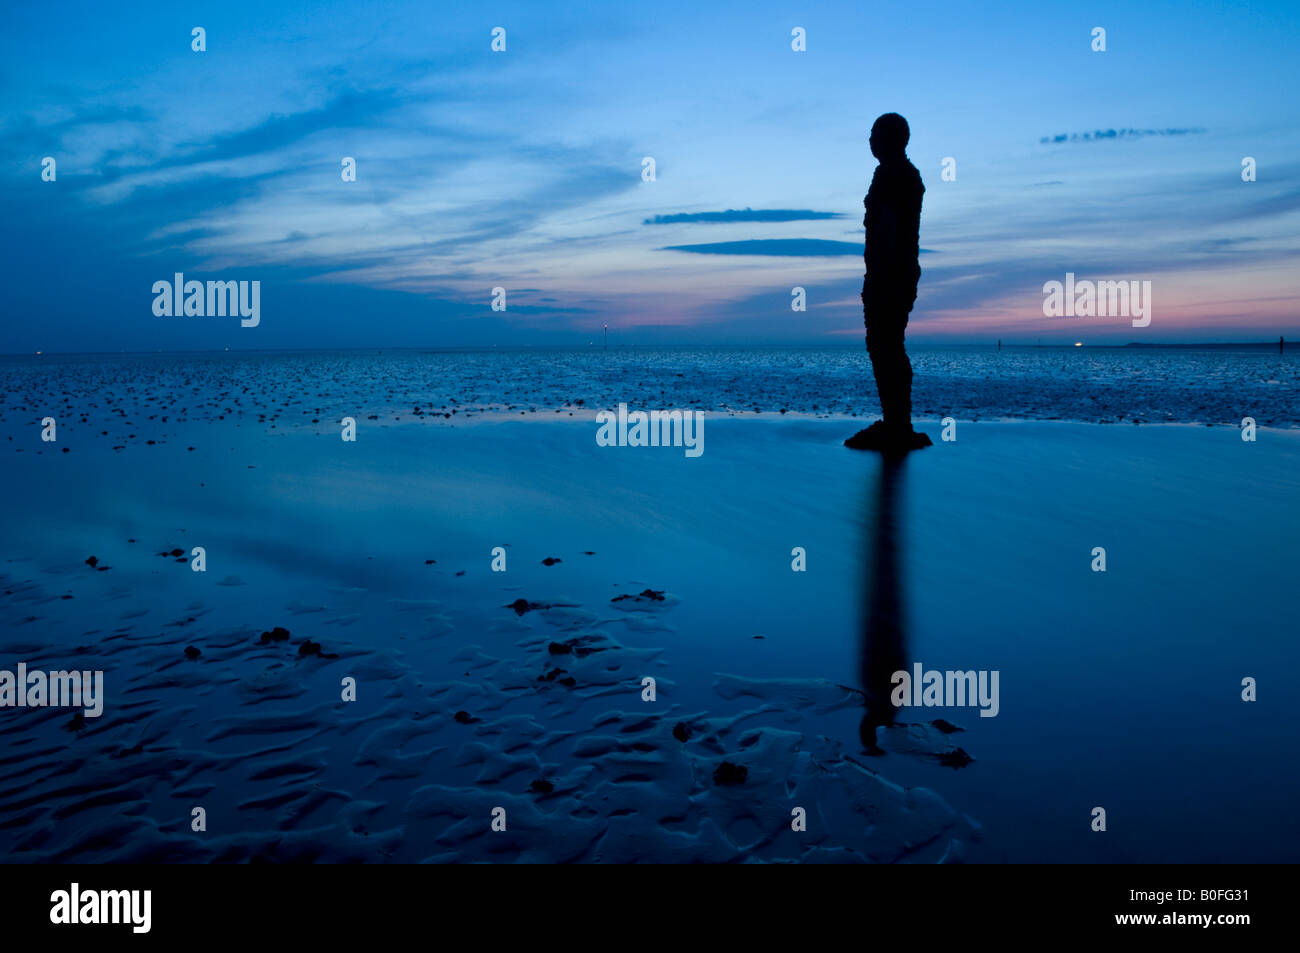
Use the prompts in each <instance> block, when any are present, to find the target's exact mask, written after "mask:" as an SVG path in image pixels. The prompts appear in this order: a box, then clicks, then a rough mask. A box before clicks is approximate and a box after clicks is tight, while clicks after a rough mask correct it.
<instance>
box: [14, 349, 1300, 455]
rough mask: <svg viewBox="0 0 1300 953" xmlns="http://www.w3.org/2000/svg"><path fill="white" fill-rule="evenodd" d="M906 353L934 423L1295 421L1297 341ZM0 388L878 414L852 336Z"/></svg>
mask: <svg viewBox="0 0 1300 953" xmlns="http://www.w3.org/2000/svg"><path fill="white" fill-rule="evenodd" d="M912 363H913V365H914V368H915V375H916V376H915V391H914V405H915V414H916V416H919V417H924V418H929V419H936V420H937V419H940V418H943V417H954V418H956V419H958V420H989V419H1002V418H1007V419H1026V420H1039V419H1051V420H1081V421H1095V422H1106V423H1117V422H1123V423H1130V422H1148V423H1212V424H1224V423H1230V424H1234V425H1240V423H1241V420H1242V418H1243V417H1247V416H1250V417H1254V418H1255V420H1256V421H1257V422H1258V423H1259V424H1260V425H1262V426H1271V427H1294V426H1296V425H1297V421H1300V348H1291V349H1290V350H1289V351H1288V352H1286V353H1285V354H1278V353H1277V351H1276V350H1275V349H1268V348H1262V349H1261V348H1253V349H1252V348H1246V349H1236V350H1233V349H1205V350H1195V349H1181V348H1158V349H1156V348H1142V349H1135V348H1025V347H1015V348H1012V347H1008V348H1005V349H1003V350H1001V351H997V350H995V349H993V348H929V347H924V346H918V347H913V349H912ZM0 384H3V385H4V390H5V391H6V393H7V399H6V404H5V411H6V415H8V414H19V415H23V414H34V415H39V416H44V415H46V414H55V413H56V412H61V413H63V414H65V415H68V416H71V417H74V418H79V417H80V416H81V415H82V414H83V413H86V412H92V413H93V412H98V415H99V416H100V417H109V415H112V416H117V417H119V418H121V422H124V421H125V420H135V419H138V418H141V417H144V418H148V417H149V415H155V416H156V417H160V416H164V415H166V416H168V417H169V421H180V420H186V419H196V420H211V419H216V418H218V417H223V416H224V417H231V416H234V417H237V418H240V417H251V418H253V419H257V418H258V417H259V415H264V416H265V419H266V420H267V421H269V422H271V423H279V424H280V425H285V424H288V423H302V422H304V421H305V420H310V419H312V418H314V417H322V418H324V419H331V420H337V419H338V418H339V417H341V416H343V415H358V414H364V415H370V414H376V415H379V416H380V417H382V418H383V419H385V420H389V419H392V418H396V417H404V418H409V417H410V416H412V415H415V416H422V417H424V418H425V419H435V417H436V419H439V420H443V419H455V418H460V417H462V416H463V415H465V414H466V413H475V412H479V411H482V410H485V409H490V410H491V411H493V412H497V413H510V414H514V415H518V414H520V413H524V414H532V413H546V414H554V413H555V412H556V411H557V410H558V411H560V412H561V413H566V414H567V412H568V411H569V410H573V409H582V408H586V409H593V408H602V407H604V408H612V407H615V406H616V405H617V404H618V403H619V402H624V403H627V404H628V405H629V406H630V407H632V408H633V409H636V408H637V407H642V408H645V409H656V408H657V409H672V408H684V407H692V408H698V409H703V410H709V411H718V412H725V413H750V412H755V411H758V412H764V413H783V412H788V413H809V414H817V415H827V414H845V415H856V416H874V415H876V414H878V413H879V404H878V402H877V400H876V396H875V387H874V384H873V383H872V377H871V370H870V365H869V364H868V362H867V356H866V354H865V352H864V350H863V349H862V348H861V347H834V348H752V349H744V348H611V349H609V350H601V349H598V348H585V349H562V348H534V349H504V348H503V349H489V350H466V351H420V350H410V351H384V352H375V351H329V352H317V353H313V352H264V353H262V352H254V353H236V352H229V353H217V354H201V355H176V354H143V355H91V356H62V355H42V356H39V357H37V356H22V357H15V356H10V357H5V358H0ZM417 410H418V414H417V413H416V411H417ZM119 411H120V412H121V413H120V414H119V413H118V412H119ZM444 414H445V415H448V416H447V417H443V416H442V415H444ZM110 419H111V418H110ZM124 438H125V435H124Z"/></svg>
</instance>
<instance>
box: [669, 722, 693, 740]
mask: <svg viewBox="0 0 1300 953" xmlns="http://www.w3.org/2000/svg"><path fill="white" fill-rule="evenodd" d="M673 737H674V738H676V739H677V740H678V741H683V742H684V741H689V740H690V737H691V726H690V725H688V724H686V722H684V721H679V722H678V723H677V724H675V725H673Z"/></svg>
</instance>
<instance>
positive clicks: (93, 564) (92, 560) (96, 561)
mask: <svg viewBox="0 0 1300 953" xmlns="http://www.w3.org/2000/svg"><path fill="white" fill-rule="evenodd" d="M86 565H87V566H89V567H90V568H91V569H94V568H95V567H96V566H98V565H99V557H98V556H91V557H90V558H89V559H87V560H86Z"/></svg>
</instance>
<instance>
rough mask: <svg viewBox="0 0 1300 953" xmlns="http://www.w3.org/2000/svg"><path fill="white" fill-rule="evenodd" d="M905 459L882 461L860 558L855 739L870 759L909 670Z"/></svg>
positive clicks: (888, 457)
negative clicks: (897, 683) (859, 701)
mask: <svg viewBox="0 0 1300 953" xmlns="http://www.w3.org/2000/svg"><path fill="white" fill-rule="evenodd" d="M906 459H907V458H906V457H905V456H903V455H889V454H887V455H885V456H884V457H883V458H882V462H881V467H880V474H879V476H878V478H877V481H878V482H877V484H876V494H875V499H874V501H871V502H869V503H868V509H873V510H874V525H872V526H871V528H870V529H869V530H868V532H867V536H866V545H865V546H864V552H863V556H864V574H865V576H866V578H865V579H864V580H863V582H864V585H863V587H862V592H863V600H862V616H861V632H862V644H861V678H862V690H863V692H864V693H865V694H866V705H867V710H866V713H865V714H864V715H863V716H862V724H861V727H860V728H859V734H860V736H861V738H862V745H863V747H864V748H866V749H867V751H868V752H870V753H873V754H880V753H882V752H881V750H880V748H879V747H878V746H877V744H876V729H877V728H878V727H880V726H882V725H892V724H893V723H894V716H895V714H896V711H895V709H894V706H893V704H892V702H891V701H890V698H889V696H890V693H891V691H892V690H893V676H894V673H895V672H898V671H906V670H907V661H906V658H905V656H906V653H907V637H906V634H905V629H904V620H903V586H902V580H901V574H900V573H901V570H900V564H901V562H902V558H901V554H900V548H899V535H900V534H899V523H900V522H901V520H902V513H901V510H902V498H901V497H902V493H901V490H902V482H903V479H902V478H903V466H904V464H905V462H906Z"/></svg>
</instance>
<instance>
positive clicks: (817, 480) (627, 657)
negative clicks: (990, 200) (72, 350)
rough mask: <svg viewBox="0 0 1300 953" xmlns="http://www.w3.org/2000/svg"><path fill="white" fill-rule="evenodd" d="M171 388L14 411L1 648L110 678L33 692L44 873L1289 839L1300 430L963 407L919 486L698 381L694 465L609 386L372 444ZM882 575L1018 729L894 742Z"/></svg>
mask: <svg viewBox="0 0 1300 953" xmlns="http://www.w3.org/2000/svg"><path fill="white" fill-rule="evenodd" d="M174 383H175V384H176V386H174V387H172V388H170V389H165V390H163V391H158V390H157V389H155V390H153V391H150V392H149V394H148V396H147V397H146V396H145V395H144V394H143V393H133V394H131V398H132V400H134V401H135V402H136V404H137V405H138V406H140V407H142V408H146V409H152V411H153V414H154V418H155V419H150V417H149V414H147V413H143V411H136V410H133V411H132V413H131V415H130V416H132V417H133V418H134V419H133V420H132V421H131V426H130V427H129V428H126V427H125V426H118V422H117V421H114V422H112V423H105V421H106V420H107V419H108V418H109V417H110V416H111V410H110V409H109V408H108V407H107V406H105V407H100V408H95V407H92V406H89V405H88V404H86V403H81V404H77V403H76V401H75V400H74V401H72V403H70V404H69V406H74V405H75V406H79V407H84V409H85V419H84V420H82V419H81V417H80V416H72V417H69V416H68V415H67V414H66V412H64V413H59V412H58V409H57V408H56V410H55V411H54V412H55V413H56V415H58V416H59V417H60V418H61V421H60V427H61V429H60V430H59V434H58V439H57V441H56V442H53V443H49V442H42V441H41V440H40V437H39V432H40V422H39V420H40V417H41V416H42V413H41V412H40V411H39V410H38V409H37V408H36V407H35V406H30V407H29V406H26V405H23V413H21V414H20V413H18V412H16V409H15V407H14V406H13V405H12V403H11V406H10V408H9V412H8V413H7V414H6V431H7V433H6V437H7V438H8V441H7V443H8V448H7V449H8V451H9V452H8V454H7V461H6V462H7V466H6V468H5V472H4V478H3V479H4V489H5V493H6V496H7V498H8V499H9V500H10V501H11V507H10V513H9V515H8V516H7V518H6V532H5V542H4V550H3V554H2V555H3V560H4V561H3V564H0V573H2V574H3V580H2V582H3V589H2V590H0V591H3V593H4V595H3V598H0V633H3V636H2V639H3V641H2V643H0V667H6V668H12V667H13V665H14V664H15V663H17V662H19V661H22V662H24V663H26V664H27V666H28V667H29V668H38V667H39V668H43V669H48V670H61V669H74V668H75V669H79V670H102V671H103V673H104V686H105V687H104V710H103V713H102V715H100V716H99V717H96V718H84V719H83V723H82V724H81V725H79V726H77V725H74V724H72V722H73V720H74V716H73V712H72V711H71V710H68V709H59V708H53V707H46V708H26V709H11V710H6V711H4V712H3V714H2V717H3V721H0V737H3V738H4V740H5V744H4V745H3V748H4V755H3V757H2V758H0V851H2V852H3V853H4V855H5V856H7V857H8V858H9V859H10V860H12V861H19V862H21V861H181V862H210V861H248V860H274V861H305V860H313V861H368V862H384V861H392V862H410V861H435V862H442V861H461V860H522V861H666V862H687V861H697V860H708V861H747V860H760V861H810V862H811V861H832V862H839V861H852V862H894V861H917V862H935V861H946V862H960V861H976V862H979V861H1047V862H1056V861H1062V862H1064V861H1071V862H1077V861H1083V862H1199V861H1209V862H1229V861H1233V862H1237V861H1250V862H1256V861H1287V860H1294V859H1295V858H1296V844H1297V838H1296V822H1295V820H1294V815H1293V812H1292V810H1291V800H1292V794H1293V792H1294V790H1295V787H1296V781H1297V777H1296V768H1295V766H1294V757H1293V753H1294V742H1293V740H1292V735H1293V732H1292V731H1291V727H1290V724H1289V718H1288V716H1287V714H1286V711H1285V710H1284V708H1283V701H1284V699H1286V698H1287V697H1288V690H1289V688H1290V686H1291V684H1292V683H1293V681H1294V678H1295V675H1296V673H1297V668H1298V666H1297V662H1298V661H1300V649H1297V647H1296V643H1295V641H1294V638H1293V635H1294V612H1293V609H1292V608H1291V605H1290V603H1291V600H1292V596H1291V592H1292V591H1293V588H1294V584H1293V576H1294V567H1295V565H1296V556H1297V555H1298V554H1300V511H1297V508H1296V506H1295V496H1294V474H1295V473H1296V469H1297V465H1298V464H1300V433H1297V432H1295V431H1291V430H1287V429H1279V428H1275V427H1267V426H1264V427H1261V429H1260V430H1259V431H1258V434H1257V439H1256V440H1255V441H1253V442H1247V441H1243V440H1242V438H1241V434H1240V432H1239V431H1238V429H1237V428H1236V427H1233V426H1204V425H1199V424H1192V423H1181V424H1162V425H1151V424H1142V425H1135V424H1133V423H1128V422H1125V423H1110V424H1105V423H1090V422H1077V421H1075V422H1069V421H1048V420H1038V421H1005V420H981V421H972V420H968V419H964V418H961V417H960V416H958V417H956V418H955V427H954V428H953V430H954V435H955V438H956V439H954V440H944V439H941V433H942V432H943V430H944V427H943V425H942V423H941V422H940V420H939V419H937V418H935V417H931V418H929V419H924V420H922V421H920V422H919V426H920V428H921V429H924V430H926V431H927V432H928V433H930V435H931V436H932V438H934V440H935V446H934V447H933V448H930V449H927V450H924V451H921V452H918V453H915V454H913V455H911V456H910V457H909V458H908V459H907V461H906V463H905V464H904V465H903V466H902V468H901V469H900V470H898V471H897V472H894V473H893V474H892V476H891V477H890V479H889V481H888V482H887V483H886V478H885V472H884V470H885V468H884V466H883V464H882V461H881V458H880V457H879V456H878V455H875V454H868V453H855V452H854V451H850V450H847V449H845V448H844V447H843V446H841V443H842V441H843V439H844V438H845V437H846V436H848V435H850V434H851V433H853V432H854V431H855V430H856V429H858V427H859V426H862V425H863V421H862V420H861V419H859V418H855V417H854V416H852V415H844V414H836V413H821V412H820V409H819V412H818V413H814V412H812V409H811V408H810V407H804V408H802V412H800V411H799V410H796V411H795V412H787V413H785V414H782V413H780V409H781V408H775V407H772V408H766V409H762V410H761V411H760V412H759V413H745V414H737V413H730V414H729V413H725V412H719V411H718V410H717V408H716V407H715V406H713V405H712V404H707V403H706V404H705V405H704V406H705V408H706V409H707V413H706V417H705V422H704V429H705V433H706V435H707V439H706V441H705V443H704V452H703V453H702V454H700V455H699V456H697V457H691V456H688V455H687V454H686V453H684V452H683V450H682V448H680V447H635V446H623V447H619V446H600V445H598V443H597V440H596V434H597V430H598V426H597V423H596V413H597V411H598V410H602V409H603V410H610V409H613V408H612V406H611V405H609V404H608V403H606V402H604V401H603V399H602V398H603V397H604V395H596V396H593V397H591V398H590V399H588V398H586V397H583V396H582V394H581V393H575V394H574V395H573V396H572V399H569V400H565V401H554V402H553V403H554V406H548V405H546V404H544V403H541V404H537V405H534V406H532V407H526V408H523V409H524V410H525V411H526V412H525V413H524V414H522V415H520V414H519V413H518V409H517V408H510V409H506V408H504V407H494V408H492V410H491V412H488V411H486V410H484V411H481V412H478V413H475V414H474V415H473V417H472V418H471V419H469V420H466V419H465V417H464V415H463V414H461V413H458V414H457V415H456V416H455V417H452V416H451V415H450V413H449V411H440V410H439V412H438V415H437V416H436V417H435V415H434V410H436V409H438V408H437V405H434V406H426V407H421V408H420V410H421V413H419V414H415V413H412V412H411V410H410V409H407V410H405V411H404V412H403V413H392V412H391V411H392V407H385V408H384V411H385V412H384V413H382V414H381V413H377V412H376V409H377V407H378V405H379V404H380V403H382V398H383V396H384V395H383V394H382V393H380V392H381V391H382V390H383V386H382V385H378V386H376V387H375V390H374V396H373V398H372V399H371V400H369V401H360V402H358V403H357V405H356V407H355V410H354V411H353V412H352V416H353V418H354V419H355V421H356V439H355V441H345V440H343V439H341V437H340V432H341V424H340V420H341V417H342V416H343V413H341V411H342V410H343V409H344V408H343V407H342V404H343V403H346V399H347V397H348V392H347V391H346V389H345V388H343V387H342V386H340V387H339V388H338V391H339V393H338V397H339V400H338V401H337V402H336V403H337V404H338V405H337V406H334V405H325V404H324V403H323V402H321V403H320V404H313V405H312V406H310V407H306V406H304V407H303V408H302V410H303V411H304V412H303V413H298V412H297V411H298V410H299V408H298V407H297V406H294V407H293V411H294V413H293V414H292V419H291V415H290V413H289V411H287V410H283V409H282V408H279V407H275V406H273V405H272V404H271V403H270V402H267V401H265V400H264V401H263V402H262V403H261V404H259V405H257V406H255V407H250V406H249V401H248V399H247V398H245V402H244V404H242V405H240V406H236V405H235V404H234V403H233V400H232V396H234V395H221V398H219V399H216V400H214V399H212V398H213V395H212V394H211V393H210V392H208V393H207V394H204V393H202V392H201V389H200V388H194V387H193V385H191V386H192V392H182V391H183V390H184V387H183V384H181V382H179V381H177V382H174ZM315 384H316V385H317V386H318V387H319V388H320V391H321V393H328V392H329V391H330V390H331V382H329V381H326V380H322V379H320V378H317V379H316V381H315ZM129 390H130V389H129V387H128V388H127V391H129ZM13 393H14V392H13V390H12V389H11V395H12V394H13ZM669 393H670V396H669V399H666V400H665V401H663V402H660V403H659V404H656V405H653V406H657V407H660V408H664V409H667V408H670V407H674V406H682V407H688V406H692V404H691V403H690V402H686V401H683V402H680V403H674V402H673V401H672V400H671V392H669ZM120 396H121V395H120V394H119V397H120ZM13 399H14V398H13V397H12V396H11V402H12V401H13ZM290 399H294V400H296V399H297V395H292V396H286V399H285V400H284V401H283V403H285V404H288V403H289V401H290ZM578 399H581V400H582V403H581V404H579V403H577V400H578ZM105 403H109V402H105ZM177 403H180V404H181V406H183V407H187V408H188V407H191V406H198V405H202V406H204V407H206V408H208V409H206V410H205V411H204V413H202V414H199V413H196V412H194V411H188V412H187V413H186V414H183V415H178V414H177V410H178V408H177V406H176V405H177ZM465 403H468V401H465ZM208 405H212V406H211V407H208ZM217 405H221V406H217ZM223 410H227V411H228V412H226V413H222V411H223ZM372 413H374V419H371V414H372ZM277 415H278V416H277ZM118 416H119V418H120V417H123V416H126V415H118ZM164 416H170V418H171V419H170V420H167V421H166V422H164V421H163V420H162V419H161V418H163V417H164ZM1259 416H1260V417H1261V420H1264V419H1267V418H1268V414H1266V413H1260V414H1259ZM178 417H184V418H185V419H184V420H183V421H182V420H180V419H178ZM273 418H274V419H273ZM101 424H103V425H102V426H101ZM123 429H129V430H130V431H131V433H133V434H135V436H128V435H127V434H125V433H122V432H120V431H121V430H123ZM105 430H107V431H108V432H107V433H103V432H102V431H105ZM149 440H152V441H154V442H153V443H152V444H149V443H147V441H149ZM65 448H66V449H67V450H68V451H69V452H67V453H64V452H62V451H63V450H64V449H65ZM115 448H121V449H115ZM886 487H887V489H886ZM885 526H892V527H893V529H892V530H890V531H889V532H890V534H891V540H892V542H891V546H890V547H888V549H887V551H888V554H889V555H888V559H889V560H890V563H891V566H890V567H889V568H890V569H891V571H890V572H887V573H884V574H883V575H882V573H881V569H880V565H879V562H880V559H881V558H882V553H884V552H886V548H885V547H882V546H881V539H882V537H881V534H882V532H884V529H883V527H885ZM195 547H201V548H202V550H203V559H204V571H202V572H196V571H194V569H193V568H192V564H193V560H194V548H195ZM1096 547H1103V548H1104V549H1105V560H1106V568H1105V571H1104V572H1099V571H1095V570H1094V566H1095V565H1096V554H1095V552H1094V550H1095V548H1096ZM494 550H495V551H496V554H495V555H494ZM798 551H802V568H801V569H800V570H796V568H794V566H795V564H796V563H798V562H799V561H800V556H799V552H798ZM502 554H504V556H503V557H502ZM90 557H94V559H95V563H94V565H90V564H88V563H87V560H88V559H89V558H90ZM502 561H503V562H504V571H494V569H493V564H494V562H496V563H497V564H498V565H500V564H501V562H502ZM881 579H885V580H887V582H886V583H885V585H887V586H888V588H889V592H886V593H883V594H882V593H881V591H880V590H879V588H878V586H879V585H880V580H881ZM864 593H869V594H870V597H869V598H864ZM880 598H888V599H889V604H890V605H892V606H896V607H897V611H896V612H894V613H893V615H894V616H896V619H895V622H896V625H894V629H896V630H897V631H896V632H895V633H894V635H893V636H891V638H893V639H895V644H893V646H892V648H889V649H888V651H894V652H898V653H901V657H902V658H903V659H904V661H905V662H906V663H907V667H908V668H909V669H910V667H911V666H912V665H913V664H920V665H922V666H924V668H925V669H935V670H960V671H966V670H973V671H981V672H997V673H998V674H999V680H998V685H999V689H1000V698H999V704H998V710H997V713H996V715H994V716H992V717H981V715H980V711H979V709H978V708H976V707H973V706H966V707H954V706H941V707H916V708H901V709H899V711H898V714H897V722H896V723H895V724H894V725H893V726H887V727H882V728H880V729H879V749H880V750H879V751H877V752H870V751H867V750H864V746H863V743H862V741H861V738H860V722H861V720H862V717H863V711H864V695H863V689H864V685H863V679H862V673H863V672H864V671H865V670H866V663H865V662H864V659H872V658H876V659H879V657H880V653H881V652H882V651H886V649H882V647H881V643H880V633H879V631H878V623H879V618H878V616H879V612H878V610H877V609H873V607H872V604H871V603H872V600H873V599H875V600H877V603H878V600H879V599H880ZM277 627H278V628H279V629H280V630H282V631H283V632H285V633H287V634H286V635H283V636H282V635H280V634H279V633H278V632H277V631H276V630H277ZM313 646H314V647H313ZM187 648H192V649H194V650H197V652H191V653H189V654H188V655H187V652H186V649H187ZM1247 677H1251V678H1255V679H1257V680H1258V700H1256V701H1251V702H1247V701H1243V699H1242V691H1243V689H1242V680H1243V679H1244V678H1247ZM646 678H651V679H653V680H654V682H653V686H654V697H653V700H647V697H646V695H647V687H646V685H647V683H646V682H645V679H646ZM348 679H351V680H353V691H354V697H355V700H344V696H345V695H346V693H347V685H346V680H348ZM958 752H960V754H959V753H958ZM1098 806H1100V807H1103V808H1104V809H1105V811H1106V816H1107V828H1106V830H1105V831H1096V830H1093V829H1092V812H1093V810H1094V808H1095V807H1098ZM196 807H201V808H203V813H204V817H205V823H206V829H205V830H202V831H196V830H194V829H193V818H194V815H193V811H194V808H196ZM497 808H504V817H505V821H504V825H505V829H504V830H493V828H492V823H493V818H494V810H495V809H497ZM797 809H802V810H803V812H804V815H805V818H806V820H805V829H802V830H797V829H795V827H797V825H792V819H797V818H798V811H797Z"/></svg>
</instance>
